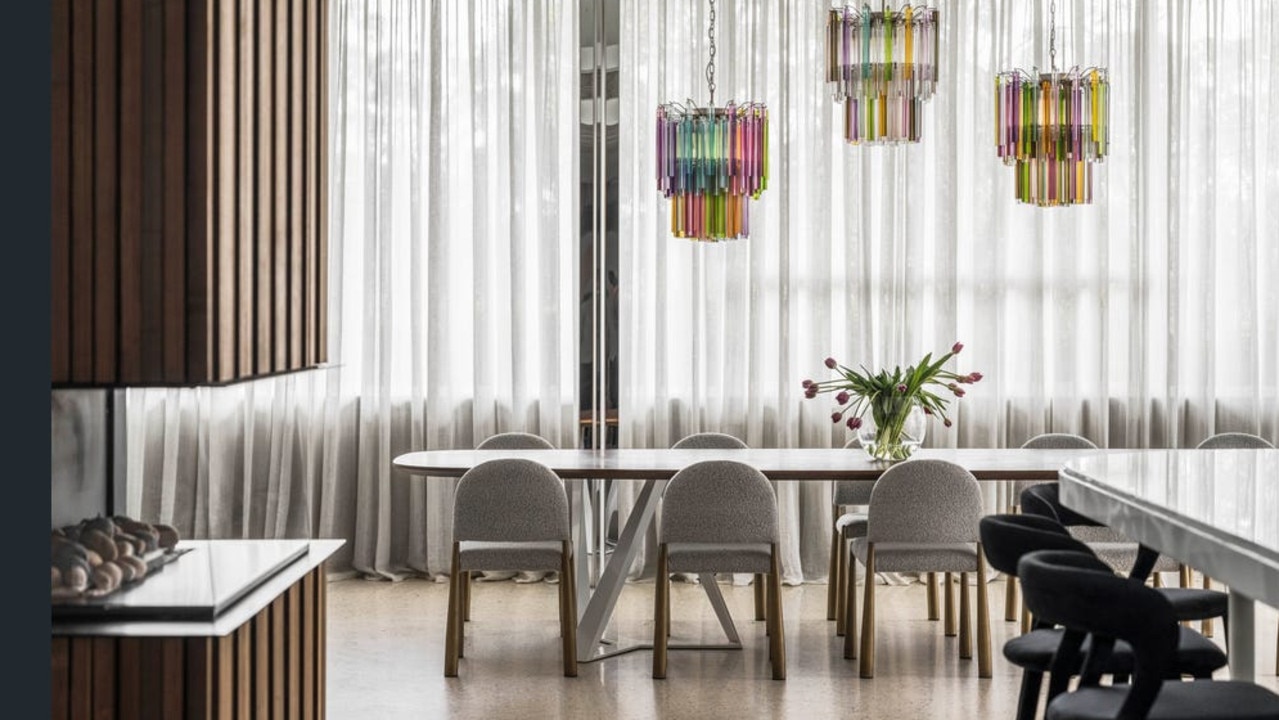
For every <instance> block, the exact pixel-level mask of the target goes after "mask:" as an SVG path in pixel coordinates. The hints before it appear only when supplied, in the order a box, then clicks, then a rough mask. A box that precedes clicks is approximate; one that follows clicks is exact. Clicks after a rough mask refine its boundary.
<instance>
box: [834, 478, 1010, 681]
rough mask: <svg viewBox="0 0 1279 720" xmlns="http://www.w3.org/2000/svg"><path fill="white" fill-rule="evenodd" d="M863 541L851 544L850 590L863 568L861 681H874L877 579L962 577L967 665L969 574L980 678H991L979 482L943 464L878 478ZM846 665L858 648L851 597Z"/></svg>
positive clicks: (962, 634)
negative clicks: (973, 582) (973, 580)
mask: <svg viewBox="0 0 1279 720" xmlns="http://www.w3.org/2000/svg"><path fill="white" fill-rule="evenodd" d="M867 515H868V520H867V526H866V536H865V537H860V538H856V539H854V540H853V543H852V551H853V553H852V558H850V560H849V568H848V573H847V575H845V582H846V583H847V582H848V581H849V580H851V579H852V578H853V577H854V574H855V570H856V567H855V566H853V564H852V563H853V562H855V561H860V562H861V563H862V564H863V565H865V566H866V578H867V579H866V583H865V595H866V598H865V602H864V605H865V608H864V612H863V620H862V637H861V676H862V677H864V678H870V677H874V676H875V582H874V580H873V578H874V576H875V573H876V572H948V573H959V592H960V596H959V615H960V618H959V620H960V624H959V656H960V657H961V658H971V657H972V634H971V630H970V619H969V607H968V573H970V572H975V573H976V574H977V675H978V677H982V678H988V677H990V676H991V660H990V616H989V608H988V607H987V605H988V603H987V597H986V560H985V556H984V555H983V554H982V549H981V541H980V537H979V535H980V522H981V517H982V498H981V489H980V488H979V487H978V486H977V478H975V477H973V474H972V473H970V472H968V471H967V470H965V469H964V468H963V467H961V466H959V465H956V464H955V463H952V462H949V461H946V460H926V459H916V460H906V461H904V462H901V463H898V464H896V465H893V466H892V467H890V468H888V469H887V470H885V471H884V473H883V474H882V475H880V477H879V480H877V481H876V482H875V489H874V491H873V492H871V496H870V508H869V511H868V513H867ZM845 612H846V614H847V618H846V619H845V621H844V627H845V634H844V657H845V658H852V657H854V655H855V653H856V648H857V596H856V594H855V593H853V592H852V590H851V588H850V589H849V590H848V603H847V607H846V608H845Z"/></svg>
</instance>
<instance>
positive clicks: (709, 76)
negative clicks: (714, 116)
mask: <svg viewBox="0 0 1279 720" xmlns="http://www.w3.org/2000/svg"><path fill="white" fill-rule="evenodd" d="M710 6H711V26H710V29H709V30H707V31H706V35H707V37H709V38H710V41H711V59H710V62H708V63H706V84H707V85H708V86H709V87H710V91H711V107H712V108H714V107H715V0H710Z"/></svg>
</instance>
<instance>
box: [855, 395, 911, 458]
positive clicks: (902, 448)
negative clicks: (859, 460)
mask: <svg viewBox="0 0 1279 720" xmlns="http://www.w3.org/2000/svg"><path fill="white" fill-rule="evenodd" d="M927 430H928V416H927V415H925V414H924V411H923V409H921V408H920V407H919V406H918V405H915V404H914V403H898V404H897V405H896V406H895V407H878V408H875V407H872V408H871V412H869V413H866V415H865V416H863V417H862V426H861V427H860V428H859V429H858V430H857V438H858V441H859V442H860V443H861V446H862V449H864V450H865V451H866V452H867V454H869V455H870V456H871V457H872V458H874V459H876V460H880V461H883V462H898V461H901V460H905V459H907V458H909V457H910V456H911V454H912V453H914V452H915V450H916V449H918V448H919V446H920V445H921V444H923V442H924V433H925V432H926V431H927Z"/></svg>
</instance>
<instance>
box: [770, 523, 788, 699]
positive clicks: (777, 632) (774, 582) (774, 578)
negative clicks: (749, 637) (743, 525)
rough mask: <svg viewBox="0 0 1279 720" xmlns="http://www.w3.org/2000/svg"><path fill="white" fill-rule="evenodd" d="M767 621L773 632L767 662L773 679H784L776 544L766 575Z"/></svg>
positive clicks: (784, 633) (782, 628)
mask: <svg viewBox="0 0 1279 720" xmlns="http://www.w3.org/2000/svg"><path fill="white" fill-rule="evenodd" d="M768 595H769V598H768V621H769V623H771V624H772V626H773V632H772V633H771V634H770V635H769V636H768V642H769V650H770V652H769V661H770V662H771V663H772V665H773V679H774V680H785V679H786V629H785V624H784V623H783V622H782V562H781V559H780V558H779V557H778V556H777V543H773V571H772V572H771V573H769V574H768Z"/></svg>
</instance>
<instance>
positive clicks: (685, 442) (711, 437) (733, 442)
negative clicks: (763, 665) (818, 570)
mask: <svg viewBox="0 0 1279 720" xmlns="http://www.w3.org/2000/svg"><path fill="white" fill-rule="evenodd" d="M748 447H750V446H749V445H747V444H746V443H745V442H743V441H742V440H741V439H740V438H737V437H734V436H733V435H729V434H727V433H719V432H699V433H693V434H692V435H685V436H684V437H682V438H680V439H679V441H678V442H676V443H675V444H674V445H672V446H671V449H673V450H745V449H746V448H748ZM754 585H755V619H756V620H763V619H765V614H766V613H767V608H766V607H765V606H766V605H767V603H766V602H765V600H764V594H765V593H764V576H763V575H756V576H755V581H754Z"/></svg>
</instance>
